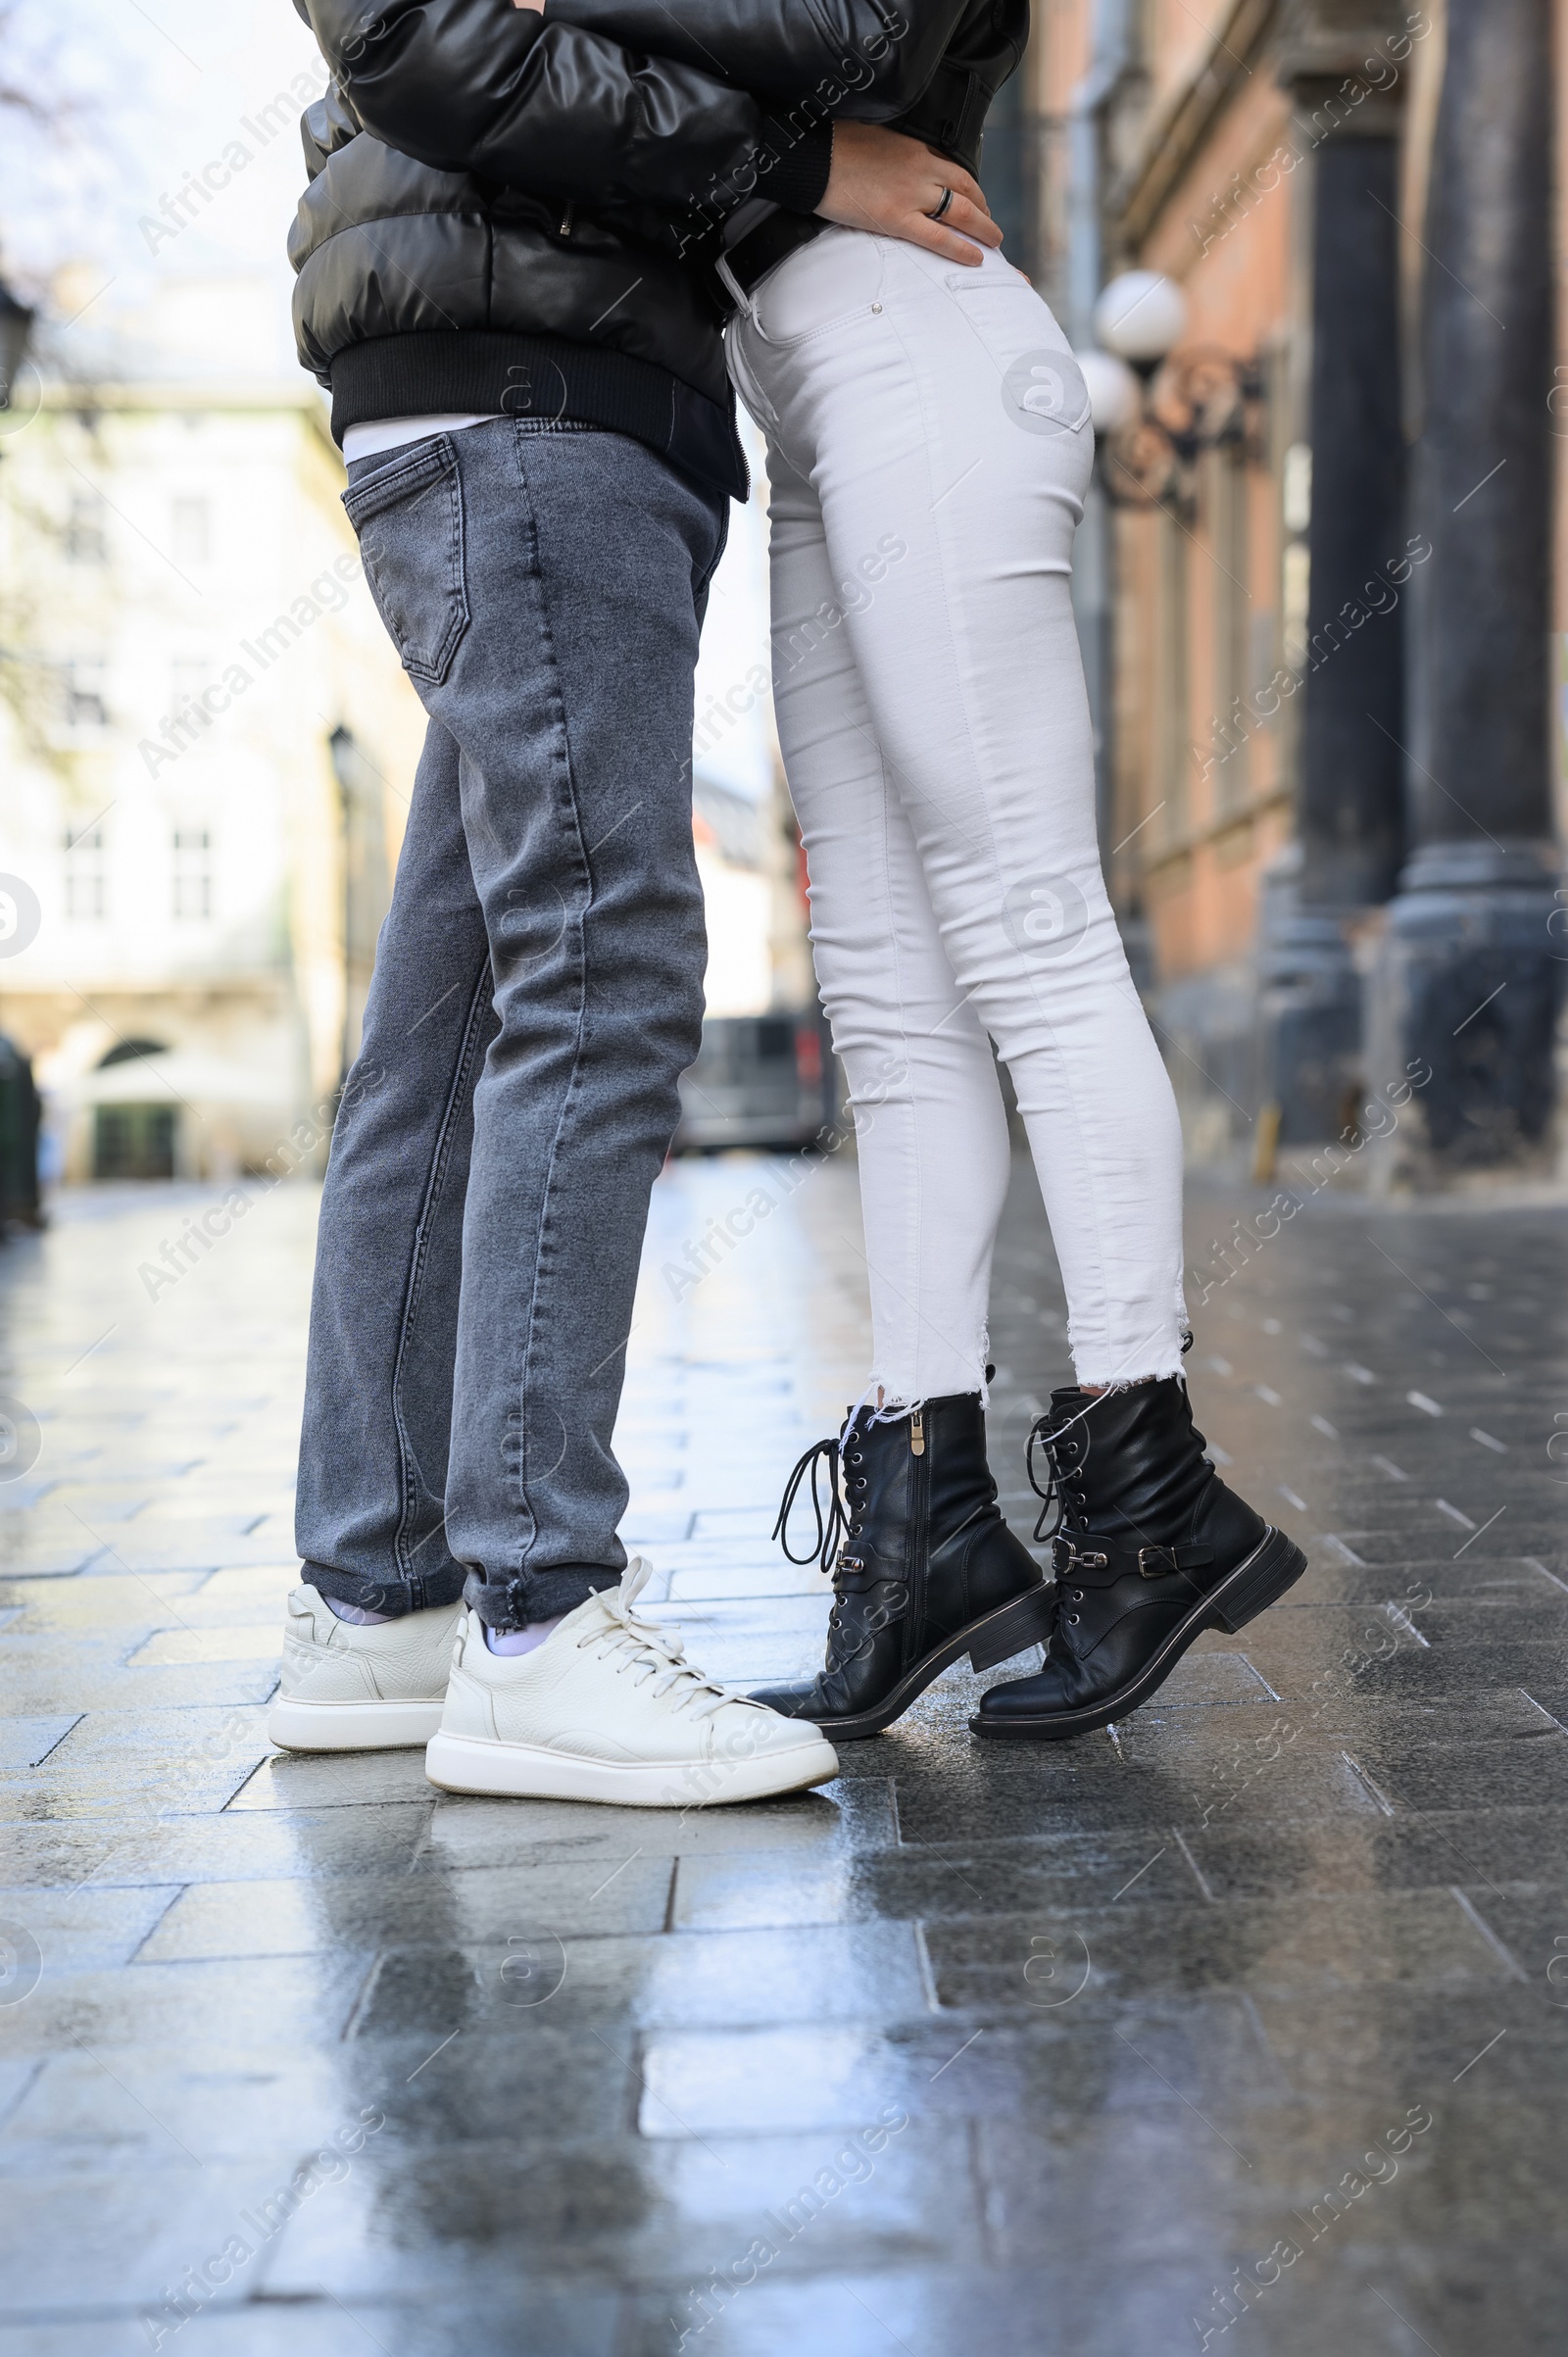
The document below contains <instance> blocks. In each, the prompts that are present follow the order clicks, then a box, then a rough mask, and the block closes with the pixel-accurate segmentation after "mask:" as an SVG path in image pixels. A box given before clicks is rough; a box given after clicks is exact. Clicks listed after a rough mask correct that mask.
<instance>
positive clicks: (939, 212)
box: [926, 188, 953, 221]
mask: <svg viewBox="0 0 1568 2357" xmlns="http://www.w3.org/2000/svg"><path fill="white" fill-rule="evenodd" d="M952 202H953V191H952V189H951V188H944V189H943V191H942V202H941V204H940V205H939V206H938V207H937V209H936V211H935V212H934V213H928V214H927V215H926V220H927V221H940V220H941V219H942V216H943V215H944V213H946V211H947V209H948V207H949V206H950V205H951V204H952Z"/></svg>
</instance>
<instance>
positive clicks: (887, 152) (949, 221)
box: [518, 0, 1002, 268]
mask: <svg viewBox="0 0 1568 2357" xmlns="http://www.w3.org/2000/svg"><path fill="white" fill-rule="evenodd" d="M523 4H524V0H518V5H519V6H521V5H523ZM947 188H951V189H952V191H953V202H952V203H951V204H950V205H949V207H948V209H947V211H946V212H945V213H944V214H943V216H942V219H941V220H940V221H933V220H932V219H931V215H932V214H933V213H934V212H935V211H936V209H937V207H938V206H939V205H940V204H941V202H942V193H943V190H944V189H947ZM816 209H817V212H818V213H819V214H820V215H821V217H822V219H823V220H824V221H838V222H840V223H841V224H842V225H843V226H844V227H845V228H847V229H870V230H873V231H874V232H875V233H876V234H877V235H878V236H881V237H902V238H904V239H905V241H906V242H907V244H909V245H915V246H924V247H925V248H926V251H927V252H928V253H931V254H942V255H944V256H945V257H946V258H947V260H948V261H949V262H967V263H972V264H974V265H975V266H976V267H977V268H978V266H979V264H980V263H981V261H982V260H983V259H984V257H983V256H982V254H981V252H980V248H981V247H982V246H1000V245H1001V243H1002V231H1001V230H1000V229H999V228H998V227H997V224H996V222H995V221H993V220H992V218H991V211H990V207H989V206H988V205H987V203H986V200H985V194H984V191H983V190H982V188H981V186H980V183H979V181H978V180H972V179H971V178H970V177H969V174H968V173H967V172H965V171H964V169H963V167H962V165H961V164H947V163H944V161H943V159H942V158H941V157H940V156H939V155H935V154H933V152H932V150H931V149H930V148H929V147H925V146H922V144H921V143H920V141H919V140H918V139H909V138H907V137H906V136H905V134H904V133H903V132H902V131H890V130H885V129H884V128H883V127H882V125H881V124H880V123H835V124H834V125H833V169H832V171H831V172H829V174H828V183H827V191H826V193H825V195H824V196H823V198H822V202H821V203H820V204H819V205H818V206H817V208H816Z"/></svg>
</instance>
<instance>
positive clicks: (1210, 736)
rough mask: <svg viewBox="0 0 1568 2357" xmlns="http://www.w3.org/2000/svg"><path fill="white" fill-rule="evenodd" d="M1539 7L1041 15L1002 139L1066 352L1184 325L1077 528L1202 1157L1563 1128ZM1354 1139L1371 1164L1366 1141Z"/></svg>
mask: <svg viewBox="0 0 1568 2357" xmlns="http://www.w3.org/2000/svg"><path fill="white" fill-rule="evenodd" d="M1565 15H1568V11H1565V10H1564V9H1563V7H1562V6H1561V5H1560V0H1446V4H1445V0H1426V4H1424V5H1421V6H1413V5H1409V4H1407V0H1038V4H1037V7H1036V10H1035V28H1034V33H1033V37H1032V41H1031V46H1030V51H1029V53H1028V56H1027V57H1026V59H1025V62H1024V68H1023V71H1022V72H1021V73H1020V74H1019V75H1018V76H1017V77H1015V81H1014V83H1013V85H1012V86H1011V91H1010V96H1009V98H1008V100H1007V104H1006V107H1005V110H1004V113H1003V114H1002V116H1001V118H1000V119H999V120H998V122H997V124H996V127H995V129H994V131H992V132H988V144H987V156H986V165H985V172H986V179H987V184H988V188H990V189H991V191H992V193H993V197H994V201H995V202H996V204H997V209H998V211H999V213H1000V214H1001V216H1002V218H1003V219H1004V221H1005V226H1006V227H1007V230H1008V247H1009V250H1010V251H1011V252H1012V253H1013V255H1014V258H1015V259H1017V260H1018V261H1019V262H1020V264H1021V265H1022V267H1024V268H1025V269H1027V270H1030V273H1031V275H1032V276H1034V278H1035V280H1036V283H1037V284H1038V285H1039V286H1040V287H1041V289H1042V292H1043V293H1045V295H1046V296H1047V299H1048V300H1049V301H1050V302H1051V304H1052V307H1053V309H1054V311H1055V313H1056V316H1057V318H1058V319H1060V321H1061V323H1062V325H1063V326H1064V328H1065V329H1066V331H1067V333H1068V335H1069V337H1070V338H1071V340H1072V343H1073V345H1074V347H1075V349H1077V350H1078V351H1080V352H1085V351H1091V350H1093V349H1095V347H1096V346H1097V344H1098V343H1099V342H1100V341H1101V337H1100V334H1099V333H1098V332H1097V324H1096V306H1097V301H1098V299H1099V297H1100V294H1101V292H1102V290H1103V287H1104V286H1105V285H1106V284H1107V282H1109V281H1111V280H1113V279H1115V278H1116V277H1117V276H1118V275H1119V274H1120V273H1122V272H1124V271H1126V270H1131V269H1138V268H1142V269H1146V270H1152V271H1155V272H1159V273H1162V274H1163V275H1164V276H1166V277H1167V278H1169V279H1171V280H1173V281H1175V283H1176V284H1177V285H1178V286H1179V287H1180V289H1181V290H1182V294H1183V296H1184V297H1185V308H1186V320H1185V325H1184V326H1183V328H1182V329H1181V332H1180V335H1179V337H1178V339H1177V341H1176V343H1175V345H1174V347H1173V348H1172V349H1171V350H1170V351H1169V353H1168V356H1167V357H1166V358H1165V359H1164V361H1163V364H1162V365H1160V366H1158V367H1157V368H1153V367H1150V368H1146V370H1145V375H1146V378H1147V382H1146V383H1145V384H1143V385H1135V386H1133V387H1132V388H1131V390H1132V395H1133V400H1132V414H1131V415H1130V416H1129V417H1127V418H1126V419H1125V420H1124V421H1123V422H1122V423H1121V424H1120V426H1119V428H1118V429H1117V430H1115V431H1107V432H1104V433H1103V434H1102V436H1101V439H1100V447H1099V462H1098V465H1097V470H1096V485H1095V490H1094V493H1093V495H1092V499H1091V505H1090V510H1089V513H1088V515H1087V516H1086V519H1085V525H1084V530H1083V532H1082V534H1081V537H1080V543H1079V563H1078V583H1077V596H1078V602H1079V613H1080V626H1081V631H1082V635H1083V641H1084V647H1085V654H1086V660H1087V663H1088V667H1089V671H1090V678H1091V689H1092V694H1093V697H1094V702H1095V708H1096V719H1097V728H1098V736H1099V748H1100V762H1101V778H1100V787H1101V812H1102V836H1103V850H1104V853H1105V857H1106V863H1107V871H1108V873H1109V876H1110V879H1111V885H1112V892H1113V897H1114V899H1115V902H1116V906H1117V909H1118V913H1119V916H1120V918H1121V921H1122V924H1123V928H1124V932H1125V935H1126V938H1127V941H1128V947H1129V951H1130V953H1131V955H1132V958H1133V963H1134V968H1135V972H1136V973H1137V975H1138V978H1139V981H1140V985H1141V987H1143V988H1144V989H1145V991H1146V995H1147V998H1148V1002H1149V1005H1150V1007H1151V1011H1152V1015H1153V1017H1154V1019H1155V1021H1156V1023H1157V1025H1158V1027H1159V1032H1160V1036H1161V1040H1162V1044H1163V1046H1164V1048H1165V1052H1166V1054H1167V1057H1168V1060H1169V1063H1170V1067H1171V1072H1172V1077H1173V1079H1174V1080H1175V1083H1176V1087H1177V1092H1178V1096H1179V1098H1180V1099H1181V1102H1182V1106H1183V1115H1184V1124H1185V1127H1186V1131H1187V1137H1188V1144H1189V1152H1190V1154H1192V1155H1193V1156H1194V1158H1195V1159H1199V1160H1220V1161H1223V1160H1226V1159H1232V1160H1237V1159H1240V1158H1242V1157H1244V1156H1246V1157H1249V1158H1250V1159H1251V1160H1252V1161H1253V1162H1254V1164H1255V1165H1256V1166H1257V1167H1258V1168H1259V1169H1260V1170H1266V1169H1267V1168H1268V1167H1269V1166H1270V1164H1271V1161H1272V1156H1273V1153H1274V1149H1275V1144H1276V1142H1278V1143H1279V1144H1283V1145H1286V1146H1289V1145H1293V1144H1298V1143H1308V1142H1310V1143H1317V1142H1319V1141H1323V1140H1332V1139H1338V1138H1340V1137H1341V1136H1342V1133H1348V1136H1349V1138H1350V1140H1351V1141H1352V1142H1353V1141H1354V1140H1355V1139H1356V1138H1357V1137H1358V1135H1359V1131H1358V1130H1357V1127H1356V1125H1357V1123H1358V1121H1362V1122H1364V1114H1363V1113H1362V1112H1359V1111H1358V1107H1361V1106H1362V1105H1363V1101H1364V1100H1365V1099H1366V1098H1367V1097H1368V1096H1369V1095H1375V1094H1376V1093H1377V1092H1378V1091H1379V1090H1380V1089H1381V1088H1383V1087H1384V1086H1385V1085H1390V1084H1394V1083H1397V1081H1398V1080H1399V1078H1400V1076H1401V1075H1402V1074H1403V1073H1404V1072H1405V1071H1406V1069H1407V1068H1413V1069H1416V1070H1420V1071H1424V1070H1425V1069H1426V1068H1427V1067H1429V1066H1430V1070H1431V1077H1430V1079H1428V1080H1423V1081H1422V1082H1421V1083H1420V1086H1419V1090H1418V1093H1417V1096H1416V1098H1415V1100H1414V1101H1413V1102H1412V1105H1411V1107H1410V1109H1409V1112H1408V1114H1407V1116H1406V1118H1405V1119H1404V1121H1403V1122H1402V1124H1401V1126H1400V1137H1399V1143H1398V1146H1397V1150H1391V1152H1390V1153H1388V1154H1383V1155H1382V1157H1381V1160H1380V1163H1379V1166H1380V1167H1381V1168H1382V1170H1383V1171H1384V1173H1385V1174H1386V1175H1393V1174H1395V1173H1401V1174H1403V1175H1405V1176H1408V1177H1411V1178H1414V1179H1416V1180H1417V1181H1418V1182H1419V1181H1421V1180H1423V1179H1428V1178H1441V1177H1443V1176H1445V1175H1451V1174H1453V1173H1455V1172H1460V1171H1464V1170H1469V1169H1474V1168H1486V1167H1489V1166H1493V1167H1495V1166H1503V1167H1515V1168H1516V1167H1518V1166H1520V1165H1521V1164H1522V1165H1525V1166H1530V1165H1535V1166H1537V1167H1541V1166H1544V1164H1545V1162H1546V1161H1547V1159H1548V1157H1549V1155H1550V1154H1551V1152H1552V1106H1553V1102H1554V1097H1555V1089H1554V1078H1553V1074H1554V1047H1553V1038H1554V1027H1555V1024H1556V1018H1557V1011H1558V1007H1559V1005H1560V994H1559V990H1558V983H1559V979H1560V977H1561V975H1562V973H1563V971H1564V963H1563V961H1564V960H1568V911H1565V908H1564V903H1563V899H1562V897H1561V895H1560V892H1559V889H1558V887H1559V882H1560V872H1561V859H1560V852H1559V849H1558V846H1559V842H1560V837H1561V831H1562V830H1561V795H1562V789H1561V775H1562V754H1561V744H1562V731H1561V726H1560V723H1559V719H1558V716H1557V709H1556V708H1557V704H1558V700H1559V698H1560V694H1561V688H1560V681H1561V679H1562V676H1563V664H1562V655H1561V651H1562V648H1563V645H1564V639H1563V635H1562V633H1563V629H1564V624H1565V622H1568V611H1565V603H1568V600H1565V591H1568V563H1565V547H1568V531H1565V524H1564V516H1565V509H1564V503H1563V496H1562V486H1561V484H1560V482H1559V481H1558V480H1557V478H1556V474H1555V469H1554V466H1553V461H1554V457H1555V451H1556V447H1557V442H1556V436H1557V435H1558V434H1559V433H1561V432H1568V415H1565V416H1564V417H1557V416H1556V414H1555V413H1556V411H1557V410H1558V409H1562V410H1564V411H1565V412H1568V397H1565V398H1563V399H1562V400H1559V399H1558V398H1557V396H1556V394H1555V392H1554V387H1555V386H1556V385H1557V384H1558V382H1559V381H1560V380H1559V377H1558V375H1556V374H1554V369H1553V361H1554V356H1555V350H1556V335H1557V330H1556V316H1555V314H1556V292H1555V289H1556V284H1557V280H1558V276H1559V272H1558V269H1557V260H1558V257H1559V256H1560V255H1561V254H1562V252H1563V251H1564V248H1565V240H1564V236H1563V226H1562V208H1561V197H1560V192H1559V190H1558V186H1557V179H1556V174H1555V170H1554V162H1553V154H1554V147H1555V139H1556V124H1557V121H1558V119H1559V118H1560V116H1561V115H1562V112H1563V84H1562V79H1561V74H1562V63H1563V51H1564V44H1563V41H1562V37H1561V36H1562V33H1563V31H1564V29H1565V26H1564V22H1563V20H1564V17H1565ZM1374 1158H1376V1157H1374Z"/></svg>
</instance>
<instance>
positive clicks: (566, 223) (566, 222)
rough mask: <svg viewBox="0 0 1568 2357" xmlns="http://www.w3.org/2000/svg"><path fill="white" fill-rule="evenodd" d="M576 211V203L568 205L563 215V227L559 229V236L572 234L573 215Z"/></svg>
mask: <svg viewBox="0 0 1568 2357" xmlns="http://www.w3.org/2000/svg"><path fill="white" fill-rule="evenodd" d="M575 211H576V207H575V206H574V205H568V206H567V207H566V210H565V212H564V214H563V215H562V217H561V227H560V229H559V230H558V231H557V235H558V236H560V237H569V236H570V235H571V217H572V214H573V213H574V212H575Z"/></svg>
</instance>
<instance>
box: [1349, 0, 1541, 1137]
mask: <svg viewBox="0 0 1568 2357" xmlns="http://www.w3.org/2000/svg"><path fill="white" fill-rule="evenodd" d="M1550 18H1551V7H1550V0H1448V8H1447V58H1446V71H1445V78H1444V86H1443V95H1442V100H1441V103H1440V107H1439V112H1438V122H1437V129H1436V135H1435V143H1434V151H1433V156H1432V171H1431V181H1430V187H1431V195H1430V199H1429V203H1428V212H1427V221H1426V224H1425V229H1424V232H1423V234H1424V238H1425V242H1426V246H1427V248H1428V253H1429V257H1430V259H1429V260H1428V263H1427V267H1426V273H1425V283H1424V291H1423V331H1422V378H1423V382H1422V387H1421V394H1422V420H1423V421H1422V431H1421V438H1420V441H1419V443H1418V445H1417V448H1416V454H1415V483H1414V501H1413V521H1414V523H1415V525H1416V526H1417V527H1418V529H1419V531H1420V532H1421V533H1422V534H1423V535H1424V536H1425V537H1426V538H1427V539H1429V540H1430V542H1431V544H1432V551H1433V554H1432V557H1431V560H1430V563H1429V564H1428V565H1426V566H1425V567H1424V568H1423V571H1422V573H1421V575H1420V594H1419V597H1418V599H1417V601H1416V604H1415V606H1414V608H1413V636H1412V645H1411V655H1412V682H1411V685H1412V701H1411V711H1410V715H1409V727H1408V732H1407V734H1406V737H1405V742H1406V744H1407V745H1408V747H1409V761H1408V765H1407V769H1406V777H1405V790H1406V811H1407V824H1408V832H1409V858H1408V863H1407V865H1406V866H1405V868H1404V871H1403V873H1402V874H1401V876H1400V878H1399V887H1398V891H1397V896H1396V897H1395V899H1394V901H1393V902H1392V903H1391V904H1390V908H1389V912H1388V930H1387V934H1386V937H1385V940H1384V943H1383V947H1382V953H1381V957H1380V961H1379V968H1378V975H1377V982H1376V991H1377V1007H1376V1020H1375V1025H1374V1037H1375V1049H1374V1054H1375V1056H1377V1057H1379V1058H1381V1063H1383V1064H1387V1065H1388V1066H1389V1072H1388V1073H1387V1074H1385V1073H1384V1072H1383V1071H1382V1069H1381V1065H1380V1069H1379V1070H1378V1071H1376V1072H1369V1074H1368V1079H1369V1081H1370V1082H1371V1083H1372V1084H1373V1085H1376V1083H1377V1082H1378V1081H1379V1080H1381V1079H1383V1078H1385V1077H1392V1076H1393V1075H1394V1074H1395V1073H1397V1072H1398V1071H1399V1070H1400V1069H1401V1068H1402V1067H1403V1066H1404V1065H1405V1064H1407V1063H1417V1062H1419V1063H1422V1064H1428V1065H1430V1066H1431V1073H1432V1077H1431V1079H1430V1081H1429V1082H1427V1083H1426V1085H1425V1086H1423V1087H1422V1089H1421V1090H1420V1092H1419V1094H1418V1096H1417V1098H1416V1100H1415V1103H1414V1105H1413V1106H1412V1111H1415V1110H1416V1108H1417V1107H1418V1108H1419V1112H1418V1115H1417V1118H1416V1119H1415V1120H1414V1121H1413V1122H1412V1123H1410V1124H1409V1125H1407V1131H1406V1152H1405V1154H1404V1156H1403V1160H1404V1164H1405V1166H1406V1167H1407V1168H1409V1169H1412V1170H1413V1172H1414V1174H1415V1175H1417V1176H1421V1175H1426V1176H1428V1177H1429V1178H1436V1177H1439V1176H1441V1175H1442V1174H1443V1172H1444V1171H1445V1170H1451V1169H1454V1168H1457V1167H1463V1166H1464V1165H1467V1164H1469V1165H1477V1164H1481V1165H1484V1164H1505V1163H1509V1162H1517V1161H1519V1160H1522V1159H1527V1158H1529V1157H1530V1155H1531V1154H1532V1151H1533V1150H1537V1149H1539V1147H1540V1144H1541V1142H1542V1141H1543V1139H1544V1134H1545V1130H1546V1126H1547V1122H1548V1119H1549V1116H1550V1112H1551V1106H1552V1099H1553V1078H1552V1037H1553V1030H1554V1025H1555V1015H1556V1008H1557V1004H1558V985H1559V980H1560V977H1561V975H1562V974H1563V972H1564V970H1565V969H1564V967H1563V966H1562V965H1561V964H1560V963H1559V962H1558V961H1557V959H1556V958H1554V956H1553V952H1554V950H1555V951H1560V950H1561V948H1562V946H1563V945H1562V943H1561V942H1560V941H1558V940H1556V939H1555V938H1554V937H1553V935H1552V934H1551V933H1550V932H1549V931H1548V924H1549V920H1550V919H1551V917H1552V914H1553V911H1554V905H1555V904H1554V901H1553V886H1554V883H1555V881H1556V878H1557V875H1558V872H1559V867H1560V858H1559V853H1558V848H1557V846H1556V844H1555V842H1554V840H1553V828H1552V817H1551V761H1552V725H1551V709H1550V698H1551V687H1550V649H1549V635H1548V634H1549V631H1550V626H1551V546H1550V534H1551V499H1552V470H1551V452H1552V441H1551V434H1550V422H1551V421H1550V418H1549V416H1548V413H1547V408H1546V401H1547V396H1548V394H1549V392H1550V390H1551V386H1552V359H1553V343H1554V333H1553V325H1554V321H1553V288H1552V244H1553V240H1552V235H1551V221H1552V218H1553V192H1552V153H1551V149H1552V118H1551V105H1552V59H1551V42H1550ZM1412 1141H1413V1148H1414V1151H1413V1154H1412V1152H1411V1151H1410V1148H1411V1143H1412Z"/></svg>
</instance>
